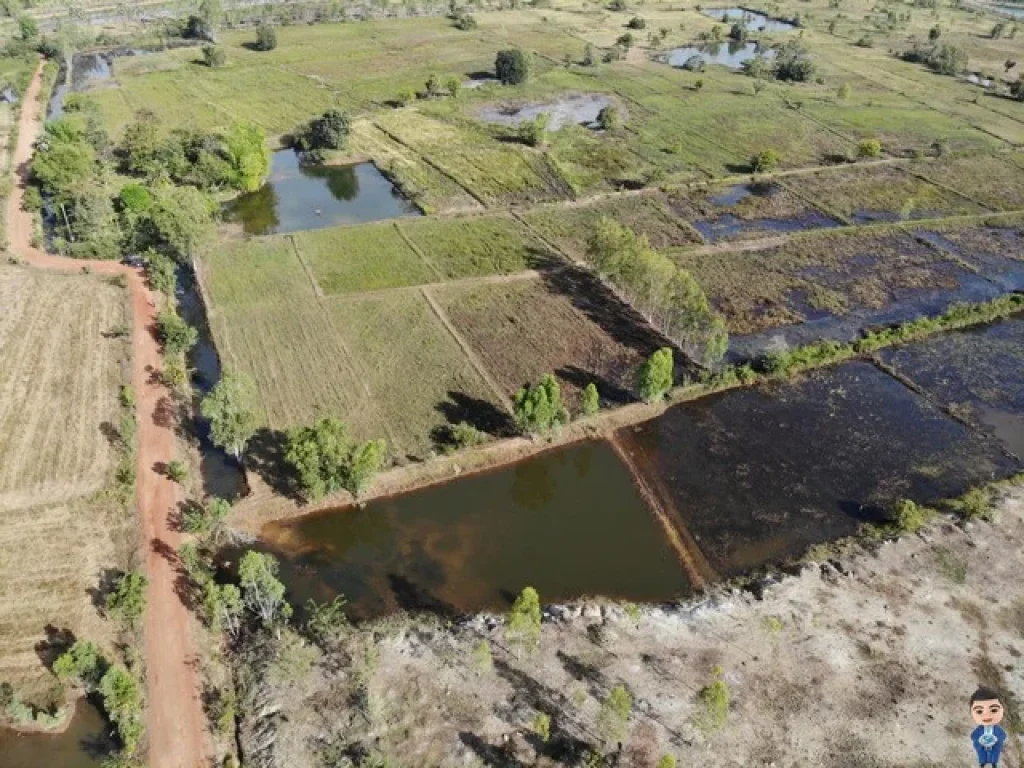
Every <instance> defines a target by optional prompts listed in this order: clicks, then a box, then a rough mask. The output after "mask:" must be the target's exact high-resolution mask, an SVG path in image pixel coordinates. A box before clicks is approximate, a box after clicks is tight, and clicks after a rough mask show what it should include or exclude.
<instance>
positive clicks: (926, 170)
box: [917, 155, 1024, 211]
mask: <svg viewBox="0 0 1024 768" xmlns="http://www.w3.org/2000/svg"><path fill="white" fill-rule="evenodd" d="M917 170H918V171H919V172H920V173H921V174H922V175H923V176H926V177H928V178H929V179H934V180H935V181H937V182H939V183H941V184H945V185H946V186H949V187H952V188H953V189H956V190H957V191H959V192H962V193H963V194H965V195H968V196H970V197H971V198H973V199H975V200H977V201H979V202H981V203H984V204H985V205H987V206H989V207H991V208H994V209H996V210H1000V211H1016V210H1021V209H1024V173H1022V172H1021V168H1020V166H1018V165H1016V164H1015V163H1014V162H1013V157H1012V156H1011V155H991V156H982V157H959V158H939V159H938V160H935V161H934V162H930V163H922V164H921V165H920V166H919V167H918V169H917Z"/></svg>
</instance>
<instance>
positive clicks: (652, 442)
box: [619, 361, 1019, 576]
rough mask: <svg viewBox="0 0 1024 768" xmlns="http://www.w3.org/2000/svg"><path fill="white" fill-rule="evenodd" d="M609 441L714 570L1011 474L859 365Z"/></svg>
mask: <svg viewBox="0 0 1024 768" xmlns="http://www.w3.org/2000/svg"><path fill="white" fill-rule="evenodd" d="M1018 380H1019V379H1018ZM619 439H620V441H621V442H622V443H623V444H624V445H625V446H626V449H627V451H628V452H629V453H630V454H631V455H632V456H633V458H634V460H635V463H636V464H637V465H638V466H640V467H641V468H642V470H643V471H644V473H645V474H648V475H649V476H650V478H651V483H652V484H654V485H657V486H658V487H659V488H660V489H662V492H663V493H664V494H665V495H666V496H667V497H668V498H667V501H668V502H669V506H670V507H674V513H675V515H676V516H677V517H678V519H679V520H680V521H681V522H682V524H683V525H684V526H685V527H686V528H687V529H688V530H689V532H690V533H691V534H692V535H693V537H694V539H695V540H696V542H697V544H698V546H699V547H700V548H701V550H702V552H703V554H704V556H705V558H706V559H707V560H708V561H709V562H710V563H711V565H712V567H713V568H714V569H715V570H716V571H718V573H719V574H720V575H722V576H731V575H739V574H742V573H744V572H746V571H748V570H749V569H751V568H755V567H758V566H761V565H764V564H767V563H771V562H775V561H778V560H781V559H784V558H785V557H787V556H794V555H799V554H801V553H802V552H803V551H804V550H805V549H806V548H807V547H808V546H810V545H812V544H815V543H818V542H823V541H827V540H830V539H834V538H837V537H841V536H844V535H848V534H851V533H853V532H855V531H856V529H857V527H858V526H859V525H860V523H862V522H868V521H877V520H879V519H881V515H882V512H883V510H884V509H885V508H887V507H888V506H889V505H890V504H892V503H893V502H895V501H896V500H898V499H900V498H903V497H906V498H911V499H914V500H916V501H919V502H929V501H934V500H937V499H940V498H945V497H950V496H956V495H959V494H960V493H962V492H964V491H965V490H966V489H967V488H969V487H970V486H972V485H976V484H979V483H982V482H985V481H989V480H992V479H994V478H1001V477H1005V476H1008V475H1009V474H1012V473H1013V472H1015V471H1017V470H1018V468H1019V465H1018V464H1017V462H1014V461H1012V460H1010V459H1009V458H1007V457H1006V456H1004V455H1003V454H1002V452H1000V451H999V450H998V448H997V447H996V446H995V445H994V444H993V443H992V442H991V441H989V440H987V439H985V438H984V437H982V436H979V435H978V434H977V433H975V432H973V431H971V430H969V429H968V428H967V427H965V426H963V425H962V424H960V423H958V422H956V421H954V420H953V419H950V418H949V417H947V416H946V415H944V414H943V413H942V412H941V411H939V410H938V409H937V408H935V407H933V406H931V405H930V404H929V403H928V402H927V401H926V400H925V399H924V398H922V397H920V396H918V395H916V394H914V393H913V392H912V391H911V390H909V389H908V388H906V387H905V386H903V385H902V384H901V383H900V382H898V381H897V380H896V379H894V378H892V377H891V376H888V375H887V374H885V373H883V372H882V371H880V370H879V369H878V368H876V367H875V366H873V365H871V364H869V363H864V362H859V361H855V362H850V363H846V364H844V365H841V366H839V367H836V368H832V369H829V370H825V371H820V372H817V373H814V374H812V375H809V376H807V377H806V378H804V379H802V380H800V381H797V382H795V383H789V384H778V385H771V386H761V387H756V388H752V389H744V390H734V391H732V392H725V393H722V394H719V395H714V396H711V397H707V398H703V399H701V400H698V401H694V402H692V403H686V404H683V405H678V406H676V407H674V408H671V409H670V410H669V411H667V412H666V413H665V414H664V415H663V416H662V417H660V418H658V419H655V420H653V421H650V422H646V423H644V424H640V425H638V426H634V427H629V428H625V429H623V430H620V432H619Z"/></svg>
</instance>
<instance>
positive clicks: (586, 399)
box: [580, 382, 601, 416]
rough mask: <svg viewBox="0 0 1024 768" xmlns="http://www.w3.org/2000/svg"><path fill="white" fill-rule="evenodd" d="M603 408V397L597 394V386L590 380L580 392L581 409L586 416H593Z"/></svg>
mask: <svg viewBox="0 0 1024 768" xmlns="http://www.w3.org/2000/svg"><path fill="white" fill-rule="evenodd" d="M600 409H601V398H600V396H599V395H598V394H597V387H596V386H594V382H590V383H589V384H587V386H586V387H584V388H583V392H582V393H581V394H580V410H581V411H582V412H583V415H584V416H593V415H594V414H595V413H597V412H598V411H599V410H600Z"/></svg>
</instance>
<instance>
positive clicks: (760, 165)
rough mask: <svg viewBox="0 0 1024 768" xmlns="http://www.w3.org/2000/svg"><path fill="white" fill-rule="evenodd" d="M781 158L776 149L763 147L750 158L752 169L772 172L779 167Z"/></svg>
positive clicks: (760, 171) (757, 171)
mask: <svg viewBox="0 0 1024 768" xmlns="http://www.w3.org/2000/svg"><path fill="white" fill-rule="evenodd" d="M780 161H781V158H780V157H779V153H778V152H776V151H775V150H774V149H763V150H761V151H760V152H758V153H757V154H756V155H754V157H753V158H751V160H750V169H751V170H752V171H753V172H754V173H771V172H772V171H774V170H775V169H776V168H778V167H779V162H780Z"/></svg>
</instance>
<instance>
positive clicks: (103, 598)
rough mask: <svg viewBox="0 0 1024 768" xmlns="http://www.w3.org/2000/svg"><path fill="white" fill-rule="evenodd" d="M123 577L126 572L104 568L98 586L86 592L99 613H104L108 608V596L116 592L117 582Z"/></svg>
mask: <svg viewBox="0 0 1024 768" xmlns="http://www.w3.org/2000/svg"><path fill="white" fill-rule="evenodd" d="M122 576H124V571H122V570H120V569H118V568H104V569H103V570H102V571H100V577H99V579H98V580H97V582H96V586H95V587H89V588H88V589H86V590H85V592H86V594H87V595H89V600H90V601H91V602H92V604H93V607H94V608H95V609H96V610H97V611H102V610H104V609H105V608H106V607H107V595H109V594H110V593H111V592H113V591H114V586H115V585H116V584H117V580H118V579H120V578H121V577H122Z"/></svg>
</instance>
